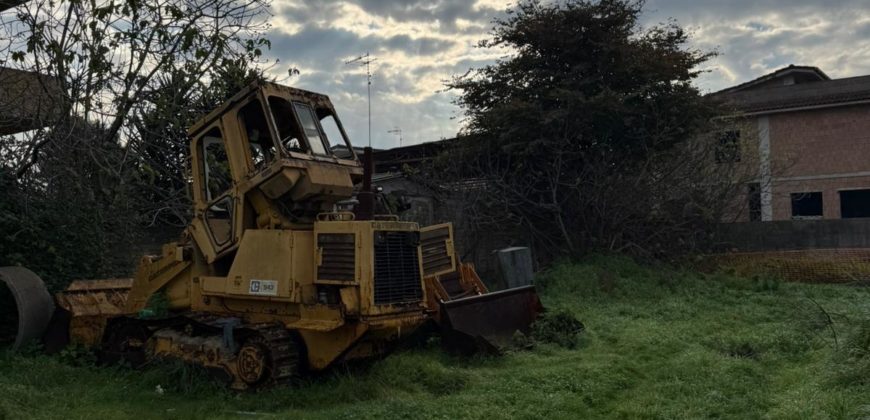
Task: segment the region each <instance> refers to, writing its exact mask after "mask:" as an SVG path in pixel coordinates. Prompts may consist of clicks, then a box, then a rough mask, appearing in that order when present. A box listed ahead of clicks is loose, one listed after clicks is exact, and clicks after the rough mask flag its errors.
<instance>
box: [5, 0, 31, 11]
mask: <svg viewBox="0 0 870 420" xmlns="http://www.w3.org/2000/svg"><path fill="white" fill-rule="evenodd" d="M24 3H27V0H0V12H2V11H4V10H7V9H11V8H13V7H15V6H18V5H21V4H24Z"/></svg>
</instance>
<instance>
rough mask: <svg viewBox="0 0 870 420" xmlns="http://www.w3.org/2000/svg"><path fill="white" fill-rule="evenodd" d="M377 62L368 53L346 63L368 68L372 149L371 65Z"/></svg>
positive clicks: (370, 145) (370, 141)
mask: <svg viewBox="0 0 870 420" xmlns="http://www.w3.org/2000/svg"><path fill="white" fill-rule="evenodd" d="M375 60H377V58H372V57H371V56H370V55H369V52H368V51H366V53H365V54H363V55H361V56H359V57H357V58H354V59H353V60H348V61H345V62H344V64H345V65H351V64H358V65H360V66H365V67H366V80H367V81H368V85H367V86H366V87H367V89H368V94H369V147H372V69H371V64H372V62H374V61H375Z"/></svg>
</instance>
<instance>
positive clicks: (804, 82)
mask: <svg viewBox="0 0 870 420" xmlns="http://www.w3.org/2000/svg"><path fill="white" fill-rule="evenodd" d="M710 96H711V97H713V98H717V99H721V100H723V101H725V102H726V103H728V104H730V105H732V106H734V107H735V108H736V109H737V110H738V111H740V112H741V113H744V114H771V113H778V112H789V111H799V110H806V109H814V108H827V107H835V106H847V105H856V104H863V103H870V76H859V77H850V78H845V79H833V80H831V79H830V78H829V77H828V76H827V75H825V74H824V73H823V72H822V71H821V70H818V69H817V68H815V67H807V66H789V67H786V68H784V69H780V70H777V71H775V72H773V73H770V74H768V75H765V76H762V77H760V78H758V79H755V80H753V81H750V82H747V83H743V84H740V85H737V86H734V87H732V88H728V89H725V90H722V91H719V92H716V93H713V94H711V95H710Z"/></svg>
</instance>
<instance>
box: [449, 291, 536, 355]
mask: <svg viewBox="0 0 870 420" xmlns="http://www.w3.org/2000/svg"><path fill="white" fill-rule="evenodd" d="M542 311H543V306H542V305H541V300H540V299H539V298H538V294H537V292H535V287H534V286H525V287H517V288H514V289H508V290H502V291H498V292H492V293H485V294H480V295H474V296H469V297H464V298H460V299H455V300H449V301H442V302H441V308H440V312H441V313H440V317H441V335H442V342H443V344H444V346H445V348H447V349H448V350H449V351H452V352H456V353H460V354H473V353H478V352H484V353H499V352H500V349H501V348H504V347H505V346H507V345H509V344H510V343H511V341H512V339H513V337H514V335H515V334H516V333H517V331H519V332H521V333H523V334H528V333H529V331H530V329H531V325H532V323H533V322H534V321H535V320H536V319H537V318H538V315H539V314H540V313H541V312H542Z"/></svg>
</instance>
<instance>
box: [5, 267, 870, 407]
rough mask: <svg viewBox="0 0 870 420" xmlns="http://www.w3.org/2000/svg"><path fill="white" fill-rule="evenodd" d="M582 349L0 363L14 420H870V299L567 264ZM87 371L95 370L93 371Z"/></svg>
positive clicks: (567, 293) (562, 273) (549, 280)
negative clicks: (249, 372)
mask: <svg viewBox="0 0 870 420" xmlns="http://www.w3.org/2000/svg"><path fill="white" fill-rule="evenodd" d="M537 281H538V282H539V286H540V289H541V293H542V298H543V302H544V304H545V305H546V306H547V307H548V309H549V310H550V312H551V313H552V314H554V319H559V318H561V316H558V315H555V314H559V313H564V314H567V315H570V316H572V317H577V318H579V319H580V320H582V322H583V324H584V325H585V327H586V328H585V330H584V332H583V333H582V334H581V335H580V339H579V341H577V345H576V346H575V347H574V348H566V347H562V346H560V345H556V344H547V343H540V342H539V343H538V344H537V345H536V346H534V347H533V348H532V349H530V350H523V351H515V352H511V353H509V354H507V355H505V356H504V357H498V358H471V359H462V358H454V357H451V356H448V355H446V354H445V353H443V352H442V351H441V350H440V349H439V348H438V346H437V343H432V344H430V345H428V346H425V347H422V348H416V349H410V350H404V351H402V352H400V353H397V354H393V355H391V356H388V357H386V358H384V359H381V360H376V361H371V362H370V363H368V364H366V365H363V366H357V367H353V368H348V367H338V368H335V369H333V370H331V371H329V372H327V373H325V374H322V375H320V376H315V377H309V378H307V379H305V380H304V381H303V383H302V384H300V385H299V386H298V387H297V388H294V389H286V388H285V389H275V390H270V391H267V392H263V393H256V394H234V393H231V392H229V391H226V390H223V389H220V388H216V387H214V386H213V385H212V384H211V383H210V382H208V381H207V380H206V378H204V377H203V375H202V374H201V373H199V372H196V371H191V370H190V369H189V368H186V367H184V366H181V365H167V366H161V367H157V366H154V367H151V368H147V369H145V370H144V371H133V370H129V369H127V368H104V367H100V368H97V367H93V366H91V365H88V364H87V359H86V358H85V359H83V358H76V359H74V360H77V361H76V362H72V363H69V362H67V361H65V360H64V359H63V358H58V357H45V356H38V355H27V356H15V355H11V354H2V355H0V417H2V416H3V415H5V416H6V417H9V418H56V417H57V415H58V413H63V415H64V417H65V418H129V417H133V416H136V417H137V418H239V417H247V416H254V415H255V414H252V413H256V415H260V416H275V417H297V418H324V419H327V418H328V419H334V418H481V419H482V418H487V419H488V418H492V417H493V416H498V417H499V418H711V417H716V418H831V419H840V418H860V417H864V416H867V415H868V414H870V412H868V407H867V404H866V401H867V398H866V395H867V393H868V392H870V380H868V379H867V378H870V357H868V354H870V346H868V337H870V333H868V331H870V303H868V302H870V289H867V288H855V287H847V286H834V285H807V284H791V283H783V284H780V285H779V286H778V287H775V288H771V287H760V286H759V285H760V284H763V283H764V281H763V280H762V279H752V278H742V277H736V276H732V275H729V274H725V273H719V274H711V275H706V274H699V273H695V272H691V271H676V270H673V269H669V268H666V267H646V266H639V265H637V264H635V263H633V262H631V261H630V260H628V259H625V258H613V257H591V258H587V259H586V260H584V261H583V262H582V263H579V264H575V263H568V262H564V263H559V264H556V265H555V266H554V267H553V268H552V269H550V270H548V271H547V272H546V273H543V274H542V275H541V276H539V278H538V279H537ZM81 365H84V366H81Z"/></svg>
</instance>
